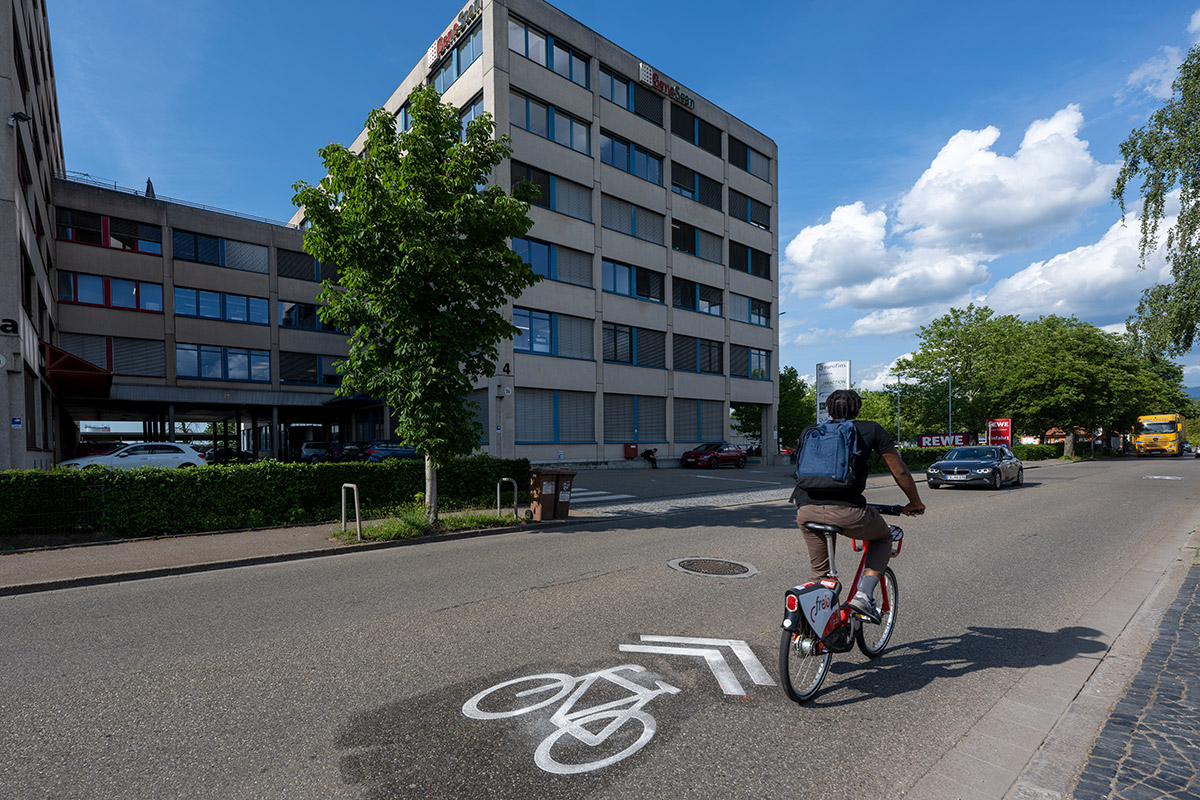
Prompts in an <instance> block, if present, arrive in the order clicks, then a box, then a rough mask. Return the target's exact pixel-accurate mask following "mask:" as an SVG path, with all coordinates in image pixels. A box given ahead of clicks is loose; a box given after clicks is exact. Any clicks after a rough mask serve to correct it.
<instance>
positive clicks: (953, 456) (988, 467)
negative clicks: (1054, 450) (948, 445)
mask: <svg viewBox="0 0 1200 800" xmlns="http://www.w3.org/2000/svg"><path fill="white" fill-rule="evenodd" d="M925 481H926V483H928V484H929V488H930V489H938V488H940V487H942V486H945V485H947V484H949V485H959V486H971V485H974V486H990V487H991V488H993V489H999V488H1000V487H1001V486H1003V485H1004V484H1006V483H1011V484H1013V485H1014V486H1020V485H1021V484H1022V483H1024V482H1025V466H1024V465H1023V464H1022V463H1021V460H1020V459H1019V458H1017V457H1016V456H1015V455H1013V452H1012V450H1009V449H1008V448H1007V447H996V446H987V447H983V446H980V447H956V448H954V449H953V450H951V451H950V452H949V453H947V454H946V457H945V458H943V459H942V460H941V461H938V462H937V463H935V464H932V465H930V467H929V468H928V469H927V470H925Z"/></svg>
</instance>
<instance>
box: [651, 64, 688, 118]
mask: <svg viewBox="0 0 1200 800" xmlns="http://www.w3.org/2000/svg"><path fill="white" fill-rule="evenodd" d="M638 78H639V79H640V80H641V81H642V83H644V84H646V85H647V86H650V87H653V88H654V90H655V91H658V92H662V93H663V94H665V95H666V96H667V97H669V98H671V99H672V100H674V101H675V102H676V103H679V105H681V106H684V107H686V108H695V107H696V101H695V100H694V99H692V96H691V95H690V94H688V93H687V92H685V91H684V90H683V87H682V86H680V85H679V84H677V83H674V82H672V81H669V80H667V79H666V78H664V77H663V76H662V75H659V74H658V73H657V72H655V71H654V67H652V66H650V65H649V64H645V63H642V62H638Z"/></svg>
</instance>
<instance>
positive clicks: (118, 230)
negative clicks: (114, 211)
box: [54, 208, 162, 256]
mask: <svg viewBox="0 0 1200 800" xmlns="http://www.w3.org/2000/svg"><path fill="white" fill-rule="evenodd" d="M54 214H55V223H56V233H55V235H56V236H57V237H58V238H59V239H62V240H64V241H68V242H79V243H80V244H91V245H96V246H97V247H108V248H112V249H114V250H129V251H130V252H134V253H149V254H150V255H156V256H157V255H162V228H160V227H159V226H157V225H146V224H145V223H142V222H134V221H133V220H128V219H121V218H120V217H108V216H104V215H101V214H93V213H91V212H88V211H73V210H71V209H69V208H57V209H55V212H54Z"/></svg>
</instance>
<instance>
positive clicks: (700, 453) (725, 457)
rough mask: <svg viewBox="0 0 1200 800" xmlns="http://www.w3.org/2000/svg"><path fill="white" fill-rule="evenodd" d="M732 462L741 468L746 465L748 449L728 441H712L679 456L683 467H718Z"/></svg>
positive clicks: (680, 464)
mask: <svg viewBox="0 0 1200 800" xmlns="http://www.w3.org/2000/svg"><path fill="white" fill-rule="evenodd" d="M726 464H732V465H733V466H735V467H737V468H738V469H741V468H742V467H744V466H746V451H745V450H743V449H742V448H740V447H738V446H737V445H736V444H729V443H728V442H711V443H709V444H702V445H700V446H699V447H695V448H693V449H691V450H688V451H687V452H686V453H684V454H683V455H682V456H680V457H679V466H681V467H708V468H709V469H717V468H718V467H722V466H725V465H726Z"/></svg>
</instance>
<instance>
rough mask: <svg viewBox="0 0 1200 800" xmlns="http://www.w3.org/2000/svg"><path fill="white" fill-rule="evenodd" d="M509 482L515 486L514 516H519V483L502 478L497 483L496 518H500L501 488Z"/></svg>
mask: <svg viewBox="0 0 1200 800" xmlns="http://www.w3.org/2000/svg"><path fill="white" fill-rule="evenodd" d="M505 481H508V482H509V483H511V484H512V486H513V516H514V517H516V516H517V482H516V481H515V480H513V479H512V478H501V479H500V480H498V481H496V516H497V517H498V516H500V486H501V484H503V483H504V482H505Z"/></svg>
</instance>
